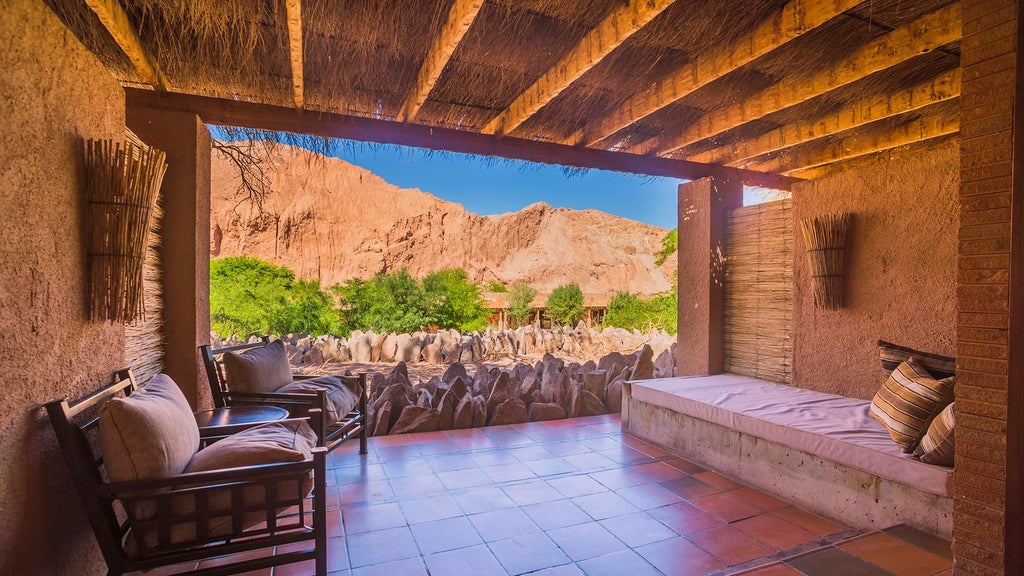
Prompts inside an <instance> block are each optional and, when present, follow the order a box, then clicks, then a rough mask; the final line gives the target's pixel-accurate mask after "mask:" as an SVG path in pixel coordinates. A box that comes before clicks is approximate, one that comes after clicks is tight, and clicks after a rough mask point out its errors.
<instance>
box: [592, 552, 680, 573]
mask: <svg viewBox="0 0 1024 576" xmlns="http://www.w3.org/2000/svg"><path fill="white" fill-rule="evenodd" d="M579 567H580V568H582V569H583V572H584V573H585V574H586V575H587V576H623V575H624V574H628V575H629V576H661V572H659V571H658V569H657V568H655V567H654V566H651V564H650V562H648V561H647V560H646V559H644V557H643V556H641V555H639V554H637V553H636V552H634V551H632V550H620V551H618V552H613V553H611V554H605V555H604V556H598V557H597V558H591V559H589V560H584V561H582V562H580V563H579Z"/></svg>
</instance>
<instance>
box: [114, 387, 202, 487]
mask: <svg viewBox="0 0 1024 576" xmlns="http://www.w3.org/2000/svg"><path fill="white" fill-rule="evenodd" d="M99 442H100V451H101V454H102V455H103V462H104V464H105V466H106V469H107V475H108V476H110V480H111V481H113V482H123V481H129V480H148V479H153V478H167V477H169V476H174V475H176V474H180V473H181V472H182V471H183V470H184V469H185V467H186V466H188V463H189V460H191V459H192V456H193V455H194V454H195V453H196V450H198V449H199V427H198V426H197V425H196V419H195V416H194V415H193V413H192V408H191V407H190V406H189V405H188V400H186V399H185V395H184V394H182V392H181V389H180V388H178V385H177V384H175V383H174V381H173V380H171V379H170V377H168V376H167V375H165V374H158V375H156V376H155V377H153V379H152V380H151V381H150V383H149V384H148V385H147V386H145V387H143V388H140V389H139V390H137V391H136V392H135V393H134V394H132V395H131V396H128V397H126V398H113V399H111V400H110V401H108V402H106V403H105V404H104V405H103V407H102V408H100V422H99Z"/></svg>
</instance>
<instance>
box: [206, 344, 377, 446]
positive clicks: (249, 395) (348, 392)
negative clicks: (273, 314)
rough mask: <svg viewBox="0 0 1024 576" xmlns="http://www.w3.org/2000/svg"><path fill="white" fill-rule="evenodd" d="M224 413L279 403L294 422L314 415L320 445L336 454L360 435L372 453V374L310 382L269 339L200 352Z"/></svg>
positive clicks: (361, 444)
mask: <svg viewBox="0 0 1024 576" xmlns="http://www.w3.org/2000/svg"><path fill="white" fill-rule="evenodd" d="M199 352H200V355H201V356H202V357H203V363H204V364H205V366H206V375H207V377H208V379H209V381H210V392H211V394H212V395H213V402H214V404H215V405H216V406H217V407H218V408H223V407H230V406H232V405H239V404H254V403H258V404H273V405H276V406H282V407H284V408H286V409H288V411H289V413H290V414H291V415H292V417H295V418H300V417H307V416H308V415H310V414H312V415H313V416H310V424H311V426H312V427H313V429H314V430H315V431H316V433H317V436H318V438H319V444H320V446H324V447H326V448H327V451H328V452H330V451H332V450H334V449H335V448H337V447H338V446H340V445H341V443H342V442H344V441H346V440H348V439H349V438H352V437H353V436H355V435H357V434H358V435H359V453H360V454H366V421H367V420H366V374H365V373H360V374H359V376H357V377H350V376H318V377H310V376H303V375H293V374H292V373H291V366H290V365H289V364H288V357H287V355H286V354H285V352H284V345H283V343H282V342H281V341H280V340H276V341H274V342H271V341H270V338H269V337H268V336H263V337H262V338H261V339H260V341H259V342H256V343H252V344H240V345H237V346H229V347H225V348H212V347H211V346H210V345H209V344H205V345H203V346H200V347H199Z"/></svg>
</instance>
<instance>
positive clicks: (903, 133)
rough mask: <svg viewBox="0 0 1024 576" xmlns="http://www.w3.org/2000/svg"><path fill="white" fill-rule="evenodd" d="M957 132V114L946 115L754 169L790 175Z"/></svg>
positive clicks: (796, 153)
mask: <svg viewBox="0 0 1024 576" xmlns="http://www.w3.org/2000/svg"><path fill="white" fill-rule="evenodd" d="M959 130H960V114H959V111H957V112H947V113H944V114H938V115H935V116H926V117H924V118H921V119H919V120H915V121H912V122H908V123H906V124H904V125H902V126H900V127H898V128H896V129H895V130H887V131H885V132H882V133H878V134H867V135H858V136H848V137H846V138H842V139H840V140H838V141H837V142H834V143H832V144H830V145H828V146H826V147H824V148H820V149H816V150H796V151H793V152H791V153H788V154H787V153H782V154H780V155H779V156H778V157H777V158H773V159H771V160H769V161H767V162H761V163H758V164H757V167H758V168H759V169H763V170H772V171H778V172H785V173H787V174H789V173H792V172H798V171H803V170H809V169H812V168H818V167H821V166H826V165H829V164H835V163H837V162H845V161H847V160H852V159H854V158H860V157H861V156H867V155H870V154H876V153H878V152H883V151H885V150H890V149H892V148H899V147H901V146H908V145H911V144H916V143H918V142H924V141H926V140H931V139H933V138H938V137H940V136H948V135H950V134H955V133H956V132H958V131H959Z"/></svg>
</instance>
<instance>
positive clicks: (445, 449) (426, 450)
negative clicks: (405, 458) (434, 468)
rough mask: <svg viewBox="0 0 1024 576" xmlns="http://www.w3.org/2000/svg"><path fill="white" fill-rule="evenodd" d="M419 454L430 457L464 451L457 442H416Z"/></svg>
mask: <svg viewBox="0 0 1024 576" xmlns="http://www.w3.org/2000/svg"><path fill="white" fill-rule="evenodd" d="M417 447H418V448H419V449H420V454H422V455H424V456H427V457H431V456H439V455H450V454H459V453H461V452H463V451H465V448H463V447H462V446H461V445H460V444H459V443H457V442H453V441H451V440H447V441H444V442H430V443H429V444H418V445H417Z"/></svg>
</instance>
